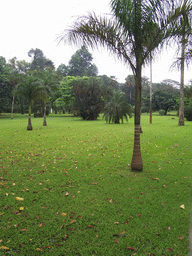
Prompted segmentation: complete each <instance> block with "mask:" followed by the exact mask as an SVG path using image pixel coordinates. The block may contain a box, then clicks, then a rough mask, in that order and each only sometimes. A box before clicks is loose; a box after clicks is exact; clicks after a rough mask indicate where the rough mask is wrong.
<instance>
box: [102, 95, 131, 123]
mask: <svg viewBox="0 0 192 256" xmlns="http://www.w3.org/2000/svg"><path fill="white" fill-rule="evenodd" d="M103 113H104V116H103V117H104V118H105V120H106V121H107V122H109V123H110V122H112V123H115V124H119V123H120V121H121V122H122V123H123V119H124V118H125V120H126V121H128V116H129V117H130V118H131V117H132V113H133V109H132V107H131V105H130V104H128V103H127V101H126V98H125V94H124V93H123V92H122V91H113V95H112V96H111V98H110V99H109V101H108V102H106V104H105V107H104V110H103Z"/></svg>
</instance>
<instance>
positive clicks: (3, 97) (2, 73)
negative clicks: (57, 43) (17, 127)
mask: <svg viewBox="0 0 192 256" xmlns="http://www.w3.org/2000/svg"><path fill="white" fill-rule="evenodd" d="M11 92H12V86H11V84H10V83H9V68H8V66H7V63H6V59H5V58H4V57H2V56H0V113H1V112H10V110H11Z"/></svg>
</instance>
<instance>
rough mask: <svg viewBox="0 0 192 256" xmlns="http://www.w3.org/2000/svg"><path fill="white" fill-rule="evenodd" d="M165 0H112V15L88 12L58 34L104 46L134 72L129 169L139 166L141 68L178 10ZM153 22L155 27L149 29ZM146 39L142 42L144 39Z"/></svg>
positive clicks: (92, 45) (66, 39)
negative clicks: (133, 123)
mask: <svg viewBox="0 0 192 256" xmlns="http://www.w3.org/2000/svg"><path fill="white" fill-rule="evenodd" d="M171 2H172V1H171ZM169 3H170V1H167V0H164V1H162V0H156V1H155V0H112V1H111V9H112V13H113V16H114V18H112V17H111V18H110V19H107V18H106V17H104V18H98V17H96V15H95V14H89V15H88V16H87V17H85V16H84V17H82V18H80V19H79V20H77V21H76V22H75V23H74V25H73V26H72V27H71V29H69V30H67V31H66V33H64V34H62V35H61V36H60V37H59V42H61V41H64V42H69V43H77V44H78V43H81V44H85V45H87V46H91V47H94V46H97V45H98V43H99V44H101V45H102V46H106V47H107V48H108V49H109V50H111V51H112V52H113V53H115V54H116V55H117V56H119V57H120V58H121V59H122V60H124V62H125V63H127V64H129V66H130V67H131V69H132V71H133V74H134V76H135V84H136V88H135V132H134V149H133V157H132V162H131V168H132V170H142V169H143V163H142V158H141V151H140V112H141V111H140V110H141V72H142V66H143V65H144V63H145V62H146V61H147V60H149V54H150V53H151V52H153V50H154V49H156V48H157V47H158V46H159V44H160V43H162V42H163V40H164V39H165V38H166V37H167V36H168V33H165V32H166V31H167V29H168V26H169V25H170V24H171V22H173V20H174V19H175V18H177V16H179V14H178V13H177V14H174V15H172V13H171V12H169V10H172V9H169V7H170V5H169ZM154 24H158V28H159V29H158V30H156V29H155V30H154V33H152V35H151V31H153V27H154ZM149 37H150V38H151V40H150V43H149V44H146V42H147V39H148V38H149Z"/></svg>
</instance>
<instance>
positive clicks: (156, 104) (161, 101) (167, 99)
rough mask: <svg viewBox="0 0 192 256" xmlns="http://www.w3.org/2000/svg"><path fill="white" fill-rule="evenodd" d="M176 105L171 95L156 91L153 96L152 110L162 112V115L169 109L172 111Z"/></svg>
mask: <svg viewBox="0 0 192 256" xmlns="http://www.w3.org/2000/svg"><path fill="white" fill-rule="evenodd" d="M175 105H176V100H175V99H174V98H173V96H172V94H171V93H168V92H165V91H156V92H155V93H154V94H153V109H154V111H157V110H161V109H163V110H164V115H166V114H167V111H168V110H170V109H174V107H175Z"/></svg>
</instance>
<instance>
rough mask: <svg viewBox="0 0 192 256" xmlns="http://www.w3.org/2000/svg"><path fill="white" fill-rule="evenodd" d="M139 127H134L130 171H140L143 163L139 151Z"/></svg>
mask: <svg viewBox="0 0 192 256" xmlns="http://www.w3.org/2000/svg"><path fill="white" fill-rule="evenodd" d="M140 131H141V127H140V125H135V134H134V149H133V156H132V161H131V169H132V171H142V170H143V163H142V158H141V150H140Z"/></svg>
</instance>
